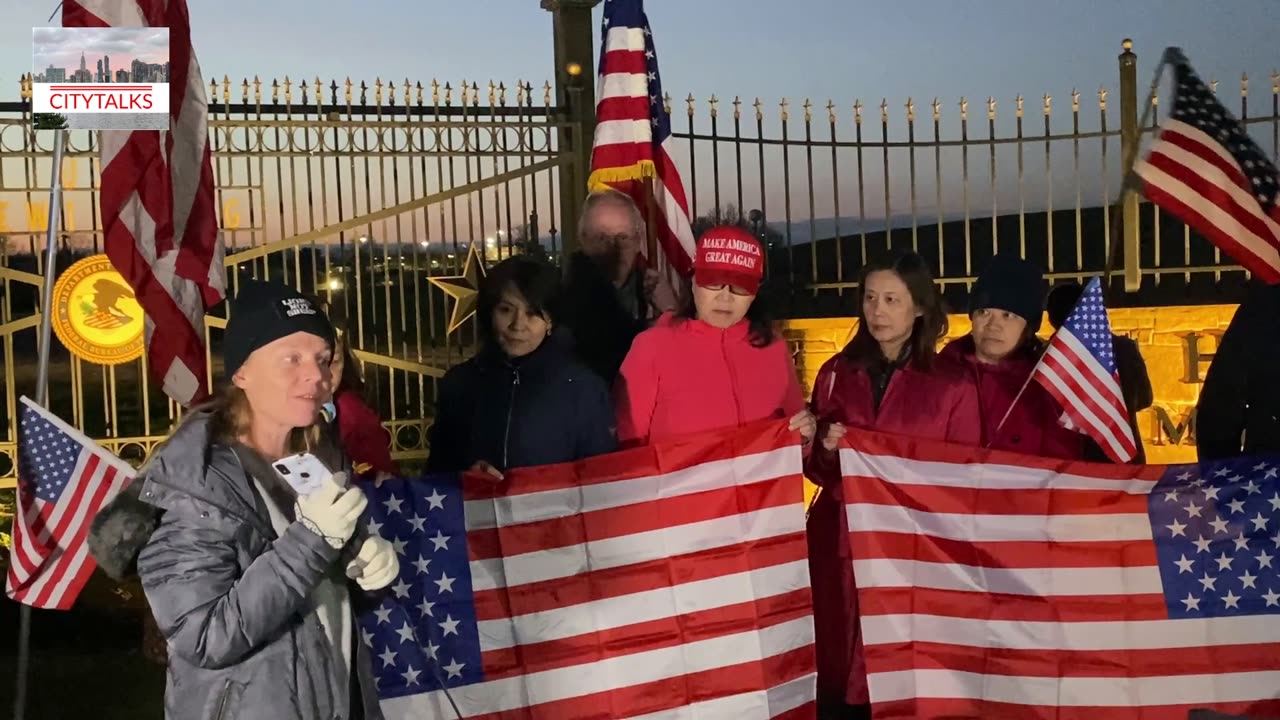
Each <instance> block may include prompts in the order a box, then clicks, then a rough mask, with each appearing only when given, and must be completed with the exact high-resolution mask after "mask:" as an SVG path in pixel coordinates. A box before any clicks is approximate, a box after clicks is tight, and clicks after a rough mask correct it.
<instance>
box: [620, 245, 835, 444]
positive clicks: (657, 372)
mask: <svg viewBox="0 0 1280 720" xmlns="http://www.w3.org/2000/svg"><path fill="white" fill-rule="evenodd" d="M693 268H694V269H693V291H692V293H690V294H689V297H687V298H685V302H684V304H683V306H682V307H681V308H680V309H679V310H677V311H676V312H675V313H667V314H665V315H663V316H662V317H661V318H660V319H659V320H658V322H657V323H656V324H655V325H654V327H652V328H650V329H648V330H646V331H644V332H642V333H640V335H638V336H637V337H636V339H635V342H634V343H632V345H631V351H630V352H629V353H628V354H627V357H626V360H624V361H623V363H622V369H621V371H620V373H619V376H618V382H617V385H616V387H615V404H616V407H617V416H618V442H619V443H620V444H622V445H623V446H626V445H632V446H634V445H645V444H649V443H653V442H660V441H663V440H666V439H670V438H673V437H679V436H681V435H688V434H691V433H698V432H702V431H705V430H714V429H718V428H728V427H737V426H739V425H742V424H745V423H749V422H754V421H756V420H764V419H767V418H791V427H792V429H795V430H799V431H800V434H801V436H802V437H803V438H804V441H805V443H806V444H808V443H809V442H810V441H811V440H812V439H813V436H814V433H815V430H816V421H815V420H814V418H813V415H811V414H810V413H809V411H808V410H807V409H806V408H805V397H804V391H803V389H802V388H801V387H800V380H799V378H798V377H797V375H796V369H795V364H794V363H793V362H792V360H791V355H790V353H789V352H788V350H787V344H786V342H785V341H784V340H783V339H782V338H781V337H780V336H779V335H778V333H777V331H776V329H775V328H774V325H773V322H772V320H771V319H770V318H769V316H768V312H767V308H766V307H765V305H764V303H763V302H762V301H761V300H760V299H759V298H758V297H757V293H758V292H759V289H760V282H761V280H762V279H763V277H764V248H763V247H761V244H760V242H759V241H758V240H757V239H756V238H754V237H752V235H751V234H750V233H749V232H747V231H746V230H744V229H742V228H739V227H734V226H728V225H724V226H719V227H714V228H711V229H710V230H708V231H706V232H705V233H703V235H702V237H701V238H699V239H698V246H697V255H696V257H695V259H694V266H693Z"/></svg>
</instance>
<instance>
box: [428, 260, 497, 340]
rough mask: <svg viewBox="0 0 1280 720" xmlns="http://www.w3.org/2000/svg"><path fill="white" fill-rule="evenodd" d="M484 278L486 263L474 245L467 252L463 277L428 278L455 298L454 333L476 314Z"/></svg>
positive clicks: (451, 330) (450, 320) (451, 329)
mask: <svg viewBox="0 0 1280 720" xmlns="http://www.w3.org/2000/svg"><path fill="white" fill-rule="evenodd" d="M483 277H484V261H483V260H482V259H481V257H480V253H478V252H476V246H475V244H474V243H473V244H472V245H471V247H470V248H469V249H468V250H467V260H466V262H465V264H464V265H463V266H462V274H461V275H450V276H446V277H433V278H427V279H428V280H430V281H431V284H432V285H435V286H436V287H438V288H440V290H441V291H443V292H444V294H445V295H448V296H449V297H451V298H453V314H452V315H451V316H450V317H449V329H448V331H447V332H450V333H451V332H453V331H454V330H457V329H458V328H459V327H461V326H462V323H464V322H466V321H467V319H468V318H470V317H471V316H472V315H474V314H475V312H476V300H478V295H479V292H480V279H481V278H483Z"/></svg>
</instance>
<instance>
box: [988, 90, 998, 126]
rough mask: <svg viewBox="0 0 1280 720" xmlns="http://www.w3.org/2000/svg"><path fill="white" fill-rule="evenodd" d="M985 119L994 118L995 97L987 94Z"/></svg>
mask: <svg viewBox="0 0 1280 720" xmlns="http://www.w3.org/2000/svg"><path fill="white" fill-rule="evenodd" d="M987 119H988V120H995V119H996V99H995V98H994V97H992V96H990V95H988V96H987Z"/></svg>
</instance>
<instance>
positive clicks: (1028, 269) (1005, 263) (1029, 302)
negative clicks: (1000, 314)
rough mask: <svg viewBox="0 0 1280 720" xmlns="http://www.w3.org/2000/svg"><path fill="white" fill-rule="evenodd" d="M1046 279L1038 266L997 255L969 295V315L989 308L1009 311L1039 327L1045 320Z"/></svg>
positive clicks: (1032, 325) (1019, 259)
mask: <svg viewBox="0 0 1280 720" xmlns="http://www.w3.org/2000/svg"><path fill="white" fill-rule="evenodd" d="M1044 293H1045V282H1044V276H1043V275H1042V274H1041V273H1040V269H1039V268H1037V267H1036V266H1035V265H1032V264H1031V263H1029V262H1027V261H1026V260H1023V259H1022V258H1020V257H1016V256H1013V255H996V256H995V257H993V258H991V260H989V261H988V262H987V265H986V267H984V268H983V269H982V272H981V273H979V274H978V279H977V281H976V282H974V284H973V291H972V292H970V293H969V314H970V315H972V314H973V313H975V312H977V311H979V310H983V309H986V308H994V309H996V310H1006V311H1008V312H1011V313H1013V314H1014V315H1017V316H1018V317H1021V318H1022V319H1024V320H1026V321H1027V324H1028V325H1030V326H1031V327H1033V328H1039V327H1040V323H1041V321H1042V320H1043V318H1044Z"/></svg>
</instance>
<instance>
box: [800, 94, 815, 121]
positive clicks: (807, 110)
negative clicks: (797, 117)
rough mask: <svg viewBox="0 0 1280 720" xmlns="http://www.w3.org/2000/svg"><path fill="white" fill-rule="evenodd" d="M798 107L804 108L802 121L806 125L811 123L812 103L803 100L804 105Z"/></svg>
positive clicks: (807, 99)
mask: <svg viewBox="0 0 1280 720" xmlns="http://www.w3.org/2000/svg"><path fill="white" fill-rule="evenodd" d="M800 107H803V108H804V121H805V122H806V123H809V122H813V112H812V111H813V103H811V102H809V98H805V99H804V105H801V106H800Z"/></svg>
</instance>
